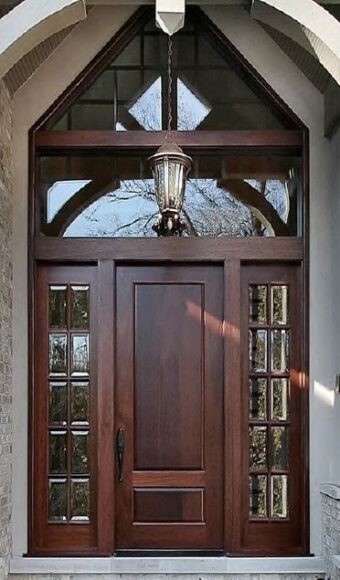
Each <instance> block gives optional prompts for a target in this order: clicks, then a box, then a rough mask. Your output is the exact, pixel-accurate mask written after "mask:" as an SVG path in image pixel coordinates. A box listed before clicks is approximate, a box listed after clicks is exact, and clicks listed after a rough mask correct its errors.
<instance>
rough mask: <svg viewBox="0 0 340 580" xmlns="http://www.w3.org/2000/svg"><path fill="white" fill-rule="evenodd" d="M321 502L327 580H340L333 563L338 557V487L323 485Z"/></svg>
mask: <svg viewBox="0 0 340 580" xmlns="http://www.w3.org/2000/svg"><path fill="white" fill-rule="evenodd" d="M321 502H322V544H323V556H324V558H325V562H326V570H327V578H331V580H340V571H339V569H338V568H337V566H336V565H335V561H334V556H337V555H340V485H333V484H323V485H322V486H321Z"/></svg>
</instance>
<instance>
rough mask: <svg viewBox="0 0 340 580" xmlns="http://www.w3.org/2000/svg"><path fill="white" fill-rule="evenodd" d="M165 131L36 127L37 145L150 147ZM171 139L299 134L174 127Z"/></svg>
mask: <svg viewBox="0 0 340 580" xmlns="http://www.w3.org/2000/svg"><path fill="white" fill-rule="evenodd" d="M165 136H166V131H140V130H139V131H138V130H137V131H37V132H36V133H35V144H36V147H37V148H38V149H58V148H62V149H65V148H68V149H93V148H98V147H99V148H102V149H105V148H109V149H114V148H121V147H124V148H126V149H129V148H130V149H150V147H151V148H155V147H158V146H159V145H161V143H163V142H164V139H165ZM174 139H175V140H176V143H177V144H178V145H180V146H181V147H190V148H195V147H201V148H204V149H214V150H216V149H217V148H219V147H274V148H276V147H298V148H301V147H302V144H303V134H302V132H301V131H295V130H262V131H217V130H216V131H175V132H174Z"/></svg>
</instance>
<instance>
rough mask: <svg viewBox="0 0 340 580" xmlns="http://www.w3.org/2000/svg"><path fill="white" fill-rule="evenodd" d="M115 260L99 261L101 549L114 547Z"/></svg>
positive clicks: (108, 549)
mask: <svg viewBox="0 0 340 580" xmlns="http://www.w3.org/2000/svg"><path fill="white" fill-rule="evenodd" d="M114 311H115V307H114V263H113V262H112V260H100V261H99V263H98V328H99V329H100V332H99V333H98V522H99V525H98V549H99V552H100V553H101V554H107V555H111V554H112V553H113V549H114V538H113V529H114V502H113V499H112V498H113V497H114V473H113V469H110V463H109V461H108V460H109V458H112V466H113V465H114V460H113V458H114V453H115V451H114V433H115V429H114V413H113V399H114V380H115V377H114V374H115V364H114V318H115V313H114Z"/></svg>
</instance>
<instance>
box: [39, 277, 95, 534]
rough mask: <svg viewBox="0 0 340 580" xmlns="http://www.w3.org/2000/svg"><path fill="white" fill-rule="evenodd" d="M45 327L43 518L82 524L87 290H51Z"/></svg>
mask: <svg viewBox="0 0 340 580" xmlns="http://www.w3.org/2000/svg"><path fill="white" fill-rule="evenodd" d="M49 325H50V332H49V358H48V372H49V375H50V379H49V381H48V385H47V388H48V391H49V397H48V401H49V413H48V414H49V446H48V455H49V474H48V490H49V491H48V518H49V521H50V522H59V523H67V522H70V521H73V522H82V523H86V522H89V521H90V497H91V491H90V490H91V469H90V438H91V421H90V419H91V417H90V384H91V376H90V330H91V329H90V287H89V285H74V284H72V285H54V286H50V288H49ZM61 330H62V332H61ZM84 377H86V378H84Z"/></svg>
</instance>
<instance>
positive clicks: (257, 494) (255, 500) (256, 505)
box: [249, 475, 267, 518]
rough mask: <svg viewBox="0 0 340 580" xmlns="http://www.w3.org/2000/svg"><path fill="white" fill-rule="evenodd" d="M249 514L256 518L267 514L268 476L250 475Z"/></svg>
mask: <svg viewBox="0 0 340 580" xmlns="http://www.w3.org/2000/svg"><path fill="white" fill-rule="evenodd" d="M249 499H250V504H249V515H250V517H255V518H265V517H266V516H267V476H266V475H251V476H250V477H249Z"/></svg>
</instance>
